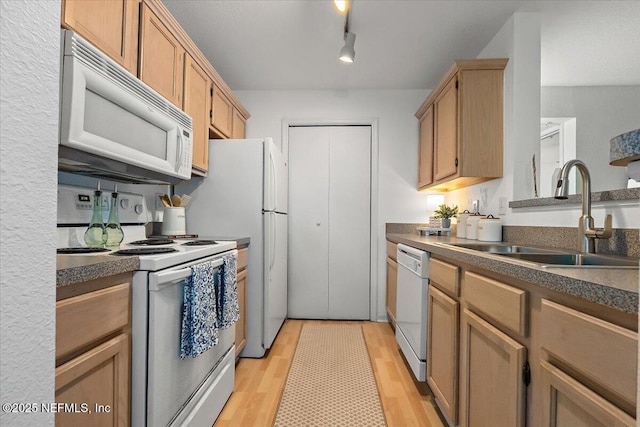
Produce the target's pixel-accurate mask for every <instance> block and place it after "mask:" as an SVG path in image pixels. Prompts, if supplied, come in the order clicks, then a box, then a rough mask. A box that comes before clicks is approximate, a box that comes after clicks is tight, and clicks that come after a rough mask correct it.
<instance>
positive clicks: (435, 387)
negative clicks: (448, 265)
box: [427, 284, 460, 425]
mask: <svg viewBox="0 0 640 427" xmlns="http://www.w3.org/2000/svg"><path fill="white" fill-rule="evenodd" d="M459 310H460V303H459V302H457V301H456V300H454V299H452V298H450V297H449V296H447V295H446V294H445V293H443V292H442V291H440V290H438V288H436V286H435V285H434V284H432V285H431V286H429V295H428V300H427V313H428V319H429V320H428V324H427V383H428V384H429V387H430V388H431V390H432V391H433V394H434V395H435V397H436V399H438V402H439V403H440V405H441V408H442V410H443V411H444V412H445V414H446V415H447V417H448V418H449V419H450V420H451V421H452V422H453V424H454V425H455V424H457V423H458V331H459V323H458V322H459Z"/></svg>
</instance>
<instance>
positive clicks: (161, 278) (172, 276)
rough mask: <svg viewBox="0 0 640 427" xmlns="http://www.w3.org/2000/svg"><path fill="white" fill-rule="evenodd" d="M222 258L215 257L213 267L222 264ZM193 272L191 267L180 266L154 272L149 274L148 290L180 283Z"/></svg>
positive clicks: (160, 288) (156, 289) (157, 289)
mask: <svg viewBox="0 0 640 427" xmlns="http://www.w3.org/2000/svg"><path fill="white" fill-rule="evenodd" d="M223 262H224V261H223V259H222V258H220V259H217V260H215V261H213V265H212V266H213V268H218V267H220V266H221V265H222V263H223ZM191 274H193V270H191V268H189V267H187V268H181V269H180V270H172V271H167V272H163V273H154V274H152V275H150V276H149V290H150V291H159V290H162V289H164V288H166V287H167V286H172V285H175V284H178V283H181V282H183V281H184V279H186V278H187V277H189V276H191Z"/></svg>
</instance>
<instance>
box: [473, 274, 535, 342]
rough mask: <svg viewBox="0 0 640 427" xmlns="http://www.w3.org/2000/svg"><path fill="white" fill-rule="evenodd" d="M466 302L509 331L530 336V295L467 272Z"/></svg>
mask: <svg viewBox="0 0 640 427" xmlns="http://www.w3.org/2000/svg"><path fill="white" fill-rule="evenodd" d="M462 296H463V298H464V300H465V301H466V302H467V303H468V304H469V305H471V306H473V307H474V308H475V309H476V311H479V312H480V313H483V314H485V315H486V316H488V317H490V318H491V319H492V320H494V321H495V322H496V323H497V324H500V325H502V326H504V327H505V328H507V329H508V330H510V331H512V332H515V333H517V334H519V335H521V336H523V337H524V336H526V334H527V292H526V291H523V290H521V289H517V288H514V287H512V286H509V285H507V284H505V283H502V282H498V281H497V280H493V279H489V278H488V277H484V276H481V275H479V274H475V273H469V272H465V273H464V282H463V285H462Z"/></svg>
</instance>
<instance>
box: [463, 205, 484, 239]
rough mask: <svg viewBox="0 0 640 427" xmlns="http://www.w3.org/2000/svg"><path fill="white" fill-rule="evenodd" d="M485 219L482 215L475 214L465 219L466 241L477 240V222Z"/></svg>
mask: <svg viewBox="0 0 640 427" xmlns="http://www.w3.org/2000/svg"><path fill="white" fill-rule="evenodd" d="M483 218H486V217H485V216H484V215H481V214H480V213H478V212H476V213H474V214H473V215H470V216H469V218H467V236H466V238H467V239H471V240H477V239H478V221H480V220H481V219H483Z"/></svg>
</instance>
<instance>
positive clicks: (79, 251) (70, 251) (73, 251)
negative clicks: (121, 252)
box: [56, 247, 110, 254]
mask: <svg viewBox="0 0 640 427" xmlns="http://www.w3.org/2000/svg"><path fill="white" fill-rule="evenodd" d="M56 252H57V253H59V254H92V253H98V252H110V250H109V249H105V248H84V247H83V248H60V249H56Z"/></svg>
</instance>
